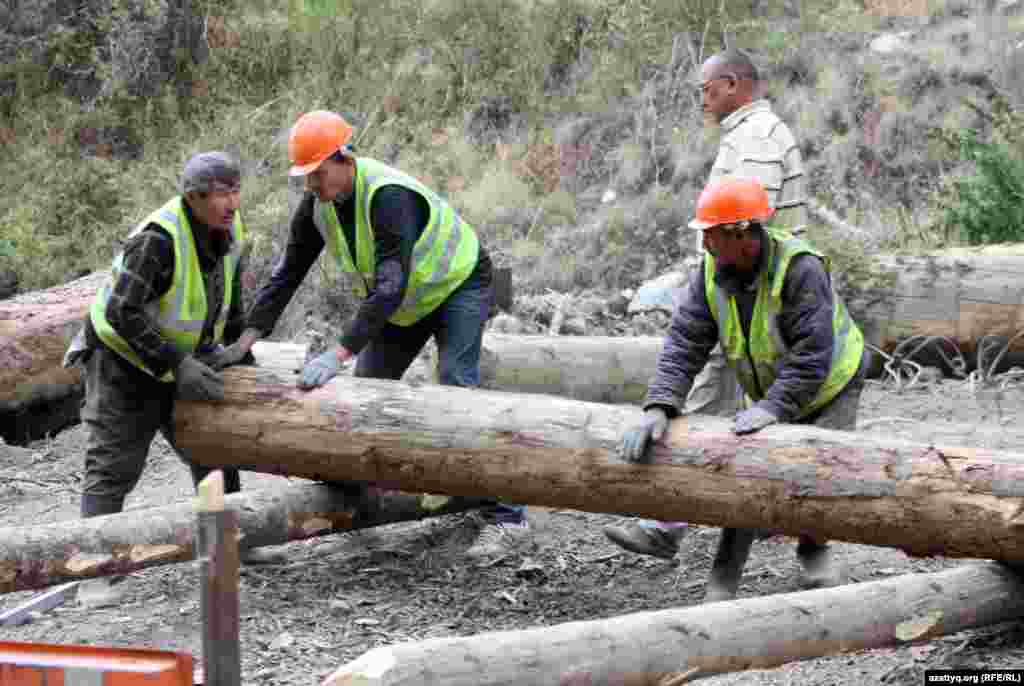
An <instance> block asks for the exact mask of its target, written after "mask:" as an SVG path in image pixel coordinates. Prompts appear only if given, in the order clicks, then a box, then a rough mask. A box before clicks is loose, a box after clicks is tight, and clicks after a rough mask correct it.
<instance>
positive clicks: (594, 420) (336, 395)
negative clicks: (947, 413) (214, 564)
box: [175, 368, 1024, 562]
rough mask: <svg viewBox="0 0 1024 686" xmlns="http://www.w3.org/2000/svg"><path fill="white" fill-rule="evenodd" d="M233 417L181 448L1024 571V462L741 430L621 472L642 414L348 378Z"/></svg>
mask: <svg viewBox="0 0 1024 686" xmlns="http://www.w3.org/2000/svg"><path fill="white" fill-rule="evenodd" d="M225 378H226V399H225V402H223V403H220V404H209V403H195V402H181V403H179V404H178V406H177V409H176V412H175V439H176V442H177V445H178V446H179V447H181V448H182V449H183V450H186V451H188V453H189V455H190V457H191V458H192V459H194V460H196V461H197V462H199V463H201V464H204V465H207V466H210V467H218V466H237V467H241V468H243V469H250V470H254V471H262V472H269V473H277V474H291V475H293V476H302V477H307V478H312V479H321V480H326V481H342V480H360V481H375V482H383V483H387V484H389V487H392V488H396V489H400V490H403V491H408V492H413V493H420V492H426V493H445V494H451V495H467V496H468V495H473V496H491V497H502V498H505V499H507V500H508V501H510V502H519V503H528V504H535V505H547V506H554V507H568V508H575V509H579V510H588V511H594V512H618V513H623V514H637V515H641V516H646V517H655V518H659V519H666V520H684V521H690V522H694V523H699V524H708V525H714V526H730V527H742V528H751V529H769V530H777V531H782V532H785V533H787V534H791V535H798V534H812V535H814V536H815V537H817V538H825V539H834V540H846V541H855V542H860V543H868V544H874V545H883V546H892V547H896V548H901V549H903V550H905V551H906V552H908V553H910V554H913V555H933V554H942V555H947V556H951V557H976V558H992V559H1000V560H1007V561H1015V562H1024V505H1022V504H1021V503H1022V501H1021V497H1022V496H1024V478H1021V477H1022V475H1024V455H1021V454H1020V453H1015V452H999V451H994V450H985V449H977V448H969V447H954V446H942V447H939V446H932V445H924V444H917V443H910V442H905V441H899V440H892V439H887V438H886V437H884V436H867V435H862V434H854V433H845V432H836V431H827V430H823V429H818V428H816V427H811V426H803V425H783V426H772V427H768V428H767V429H765V430H763V431H760V432H758V433H756V434H752V435H750V436H744V437H737V436H735V435H733V434H732V432H731V430H730V429H731V423H730V421H729V420H726V419H722V418H716V417H704V416H698V415H693V416H689V417H680V418H678V419H675V420H673V422H672V423H671V425H670V429H669V432H668V433H667V435H666V437H665V438H664V439H663V440H662V442H661V443H660V444H658V445H656V446H655V449H654V450H653V451H652V452H653V463H652V464H649V465H634V464H628V463H625V462H624V461H622V460H621V459H620V458H618V457H617V456H616V453H615V451H616V448H617V444H618V441H619V438H620V436H621V434H622V432H623V430H624V429H626V428H627V427H630V426H633V425H636V424H637V423H638V422H639V421H640V419H641V411H640V409H639V408H636V407H631V406H624V405H615V406H612V405H606V404H600V403H584V402H580V401H575V400H568V399H563V398H557V397H552V396H542V395H530V396H525V395H521V394H512V393H501V392H497V391H482V390H474V389H465V388H455V387H450V386H434V385H424V386H419V387H413V386H409V385H407V384H403V383H400V382H392V381H382V380H375V379H355V378H339V379H334V380H332V381H331V382H330V383H329V384H327V385H326V386H324V387H322V388H319V389H316V390H313V391H309V392H301V391H299V390H297V389H296V388H295V385H294V381H292V378H291V377H290V376H289V377H285V376H283V375H281V374H279V373H278V372H275V371H273V370H269V369H258V368H235V369H229V370H227V371H226V372H225Z"/></svg>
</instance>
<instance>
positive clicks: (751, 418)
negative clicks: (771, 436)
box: [732, 405, 779, 434]
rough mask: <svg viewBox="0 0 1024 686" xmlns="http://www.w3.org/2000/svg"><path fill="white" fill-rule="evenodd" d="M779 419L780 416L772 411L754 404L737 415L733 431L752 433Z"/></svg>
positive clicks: (735, 432) (736, 432)
mask: <svg viewBox="0 0 1024 686" xmlns="http://www.w3.org/2000/svg"><path fill="white" fill-rule="evenodd" d="M778 421H779V418H778V417H776V416H775V415H773V414H772V413H771V412H769V411H768V410H766V409H764V408H761V407H758V406H757V405H754V406H753V407H751V408H749V409H746V410H743V411H741V412H739V413H738V414H737V415H736V418H735V419H734V420H733V424H732V432H733V433H734V434H752V433H754V432H755V431H760V430H761V429H763V428H764V427H766V426H770V425H771V424H775V423H777V422H778Z"/></svg>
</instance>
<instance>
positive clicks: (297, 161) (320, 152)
mask: <svg viewBox="0 0 1024 686" xmlns="http://www.w3.org/2000/svg"><path fill="white" fill-rule="evenodd" d="M351 140H352V126H351V125H350V124H349V123H348V122H347V121H345V118H344V117H342V116H341V115H340V114H337V113H335V112H328V111H327V110H315V111H313V112H307V113H305V114H304V115H302V116H301V117H299V120H298V121H297V122H295V125H294V126H293V127H292V131H291V134H290V135H289V136H288V157H289V159H291V162H292V168H291V169H289V170H288V173H289V174H290V175H291V176H305V175H306V174H309V173H310V172H312V171H316V168H317V167H319V166H320V165H321V164H323V161H324V160H326V159H327V158H328V157H330V156H331V155H333V154H334V153H336V152H338V151H339V150H342V151H344V150H345V149H346V147H347V146H348V144H349V142H350V141H351Z"/></svg>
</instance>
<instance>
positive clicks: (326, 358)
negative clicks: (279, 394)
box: [299, 350, 341, 390]
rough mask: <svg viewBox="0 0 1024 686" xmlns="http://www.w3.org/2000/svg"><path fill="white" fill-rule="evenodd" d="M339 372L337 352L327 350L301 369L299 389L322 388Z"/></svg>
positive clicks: (339, 365)
mask: <svg viewBox="0 0 1024 686" xmlns="http://www.w3.org/2000/svg"><path fill="white" fill-rule="evenodd" d="M340 370H341V361H340V360H339V359H338V353H337V352H335V351H334V350H328V351H327V352H325V353H321V354H320V355H318V356H316V357H314V358H313V359H312V360H310V361H309V362H307V363H306V365H305V366H304V367H303V368H302V374H300V375H299V388H301V389H303V390H309V389H311V388H317V387H318V386H323V385H324V384H325V383H327V382H328V381H330V380H331V379H333V378H334V377H336V376H337V375H338V372H339V371H340Z"/></svg>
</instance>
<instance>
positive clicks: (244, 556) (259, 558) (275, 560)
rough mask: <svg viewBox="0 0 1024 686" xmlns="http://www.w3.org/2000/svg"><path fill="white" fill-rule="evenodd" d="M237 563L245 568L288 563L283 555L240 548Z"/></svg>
mask: <svg viewBox="0 0 1024 686" xmlns="http://www.w3.org/2000/svg"><path fill="white" fill-rule="evenodd" d="M238 561H239V562H240V563H242V564H243V565H246V566H247V567H255V566H259V565H283V564H284V563H286V562H288V556H287V555H285V554H284V553H279V552H275V551H273V550H264V549H263V548H242V549H239V551H238Z"/></svg>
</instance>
